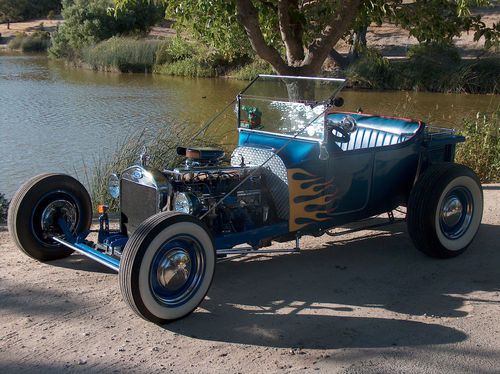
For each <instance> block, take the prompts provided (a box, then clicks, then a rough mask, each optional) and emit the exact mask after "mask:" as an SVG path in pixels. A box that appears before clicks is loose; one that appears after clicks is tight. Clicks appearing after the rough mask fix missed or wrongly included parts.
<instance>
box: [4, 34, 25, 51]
mask: <svg viewBox="0 0 500 374" xmlns="http://www.w3.org/2000/svg"><path fill="white" fill-rule="evenodd" d="M27 37H28V34H26V33H25V32H23V33H19V32H18V33H16V36H15V37H14V39H12V40H11V41H10V42H9V44H8V45H7V47H8V48H9V49H21V44H22V43H23V40H24V39H25V38H27Z"/></svg>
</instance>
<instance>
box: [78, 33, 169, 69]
mask: <svg viewBox="0 0 500 374" xmlns="http://www.w3.org/2000/svg"><path fill="white" fill-rule="evenodd" d="M158 46H159V42H158V41H155V40H138V39H133V38H120V37H113V38H111V39H108V40H105V41H103V42H101V43H99V44H97V45H95V46H93V47H89V48H86V49H84V51H83V52H82V60H83V61H84V62H85V63H87V64H88V65H90V66H91V67H92V68H93V69H95V70H104V71H110V70H114V71H120V72H123V73H125V72H148V71H149V72H151V71H152V70H153V65H154V63H155V60H156V51H157V49H158Z"/></svg>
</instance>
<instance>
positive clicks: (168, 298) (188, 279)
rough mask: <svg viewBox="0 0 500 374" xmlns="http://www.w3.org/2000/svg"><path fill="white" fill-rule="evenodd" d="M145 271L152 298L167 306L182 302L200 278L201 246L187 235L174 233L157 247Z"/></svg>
mask: <svg viewBox="0 0 500 374" xmlns="http://www.w3.org/2000/svg"><path fill="white" fill-rule="evenodd" d="M149 271H150V273H149V282H150V283H149V284H150V287H151V291H152V293H153V295H154V297H155V298H156V300H157V301H158V302H159V303H161V304H163V305H166V306H168V307H176V306H179V305H182V304H184V303H186V302H187V301H188V300H189V299H190V298H191V297H192V296H193V294H195V293H196V291H197V290H198V288H199V287H200V285H201V282H202V280H203V277H204V274H205V255H204V252H203V249H202V247H201V245H200V243H199V242H198V241H197V240H196V239H195V238H193V237H191V236H189V235H178V236H175V237H173V238H171V239H170V240H168V241H167V242H165V243H164V244H163V245H162V246H161V247H160V248H159V250H158V251H157V253H156V254H155V256H154V257H153V260H152V264H151V268H150V270H149Z"/></svg>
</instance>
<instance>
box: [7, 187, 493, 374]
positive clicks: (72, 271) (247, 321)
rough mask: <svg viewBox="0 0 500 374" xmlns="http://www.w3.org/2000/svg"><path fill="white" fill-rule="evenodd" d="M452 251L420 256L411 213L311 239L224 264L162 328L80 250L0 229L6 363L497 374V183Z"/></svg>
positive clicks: (110, 369)
mask: <svg viewBox="0 0 500 374" xmlns="http://www.w3.org/2000/svg"><path fill="white" fill-rule="evenodd" d="M484 196H485V204H486V205H485V209H484V218H483V224H482V226H481V228H480V230H479V234H478V236H477V237H476V239H475V241H474V242H473V244H472V245H471V247H470V248H469V250H468V251H467V252H466V253H465V254H463V255H462V256H460V257H458V258H455V259H451V260H435V259H430V258H427V257H425V256H424V255H422V254H420V253H419V252H418V251H417V250H416V249H415V248H414V247H413V246H412V244H411V241H410V239H409V237H408V235H407V234H406V228H405V225H404V224H403V223H401V224H397V225H395V226H392V227H390V228H384V229H381V230H377V231H364V232H361V233H357V234H351V235H343V236H340V237H337V238H335V239H332V238H330V237H328V236H323V237H321V238H309V239H305V240H304V241H303V247H304V249H303V251H302V253H301V254H287V255H284V254H280V255H273V256H270V255H266V256H264V255H263V256H260V257H252V258H250V257H248V258H244V259H239V260H232V261H225V262H222V263H219V264H218V266H217V271H216V277H215V280H214V282H213V285H212V288H211V290H210V291H209V294H208V297H207V299H206V300H205V301H204V302H203V303H202V304H201V306H200V308H198V309H197V311H196V312H195V313H193V314H192V315H190V316H189V317H187V318H185V319H182V320H180V321H177V322H174V323H171V324H168V325H166V326H163V327H160V326H156V325H153V324H151V323H148V322H145V321H143V320H141V319H140V318H138V317H137V316H135V315H134V314H133V313H132V312H131V311H130V310H129V309H128V307H126V306H125V304H124V303H123V301H122V298H121V295H120V291H119V286H118V277H117V276H116V275H115V274H113V273H112V272H111V271H108V270H107V269H106V268H104V267H102V266H101V265H99V264H97V263H94V262H92V261H91V260H88V259H86V258H85V257H82V256H80V255H72V256H70V257H69V258H67V259H64V260H59V261H55V262H52V263H50V264H42V263H38V262H36V261H34V260H31V259H29V258H28V257H26V256H25V255H23V254H21V252H20V251H18V250H17V249H16V248H14V245H13V244H12V242H11V241H10V239H9V234H8V232H7V231H5V227H4V228H3V229H1V230H2V231H0V251H1V253H2V256H1V258H0V372H1V373H14V372H15V373H27V372H37V373H59V372H65V373H67V372H69V373H72V372H76V373H80V372H86V373H116V372H135V373H156V372H174V373H177V372H179V373H180V372H182V373H200V372H201V373H222V372H228V373H237V372H240V373H247V372H257V373H273V372H280V373H281V372H286V373H294V372H300V373H303V372H324V373H327V372H328V373H385V372H391V373H395V372H411V373H472V372H473V373H498V371H499V368H500V324H499V321H500V266H499V265H500V209H499V208H498V206H499V204H500V185H489V186H485V188H484Z"/></svg>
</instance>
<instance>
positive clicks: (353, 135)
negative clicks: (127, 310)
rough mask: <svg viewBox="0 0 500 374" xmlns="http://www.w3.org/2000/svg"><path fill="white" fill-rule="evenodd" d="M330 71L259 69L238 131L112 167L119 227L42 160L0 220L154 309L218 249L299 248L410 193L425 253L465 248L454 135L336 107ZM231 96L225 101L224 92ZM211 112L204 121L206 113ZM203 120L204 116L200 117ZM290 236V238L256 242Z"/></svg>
mask: <svg viewBox="0 0 500 374" xmlns="http://www.w3.org/2000/svg"><path fill="white" fill-rule="evenodd" d="M343 85H344V81H343V80H340V79H328V78H305V77H285V76H259V77H258V78H256V79H255V80H254V81H252V82H251V83H250V84H249V85H248V86H247V87H246V88H245V89H244V90H243V91H242V92H241V93H240V94H239V95H238V96H237V97H236V99H235V102H236V105H235V106H236V109H235V111H236V117H237V122H236V123H237V127H238V133H239V139H238V145H237V147H236V148H235V149H234V151H233V152H232V154H231V156H230V157H228V158H227V159H225V158H224V156H225V155H224V152H223V151H222V150H220V149H216V148H200V147H194V146H193V147H192V146H189V144H188V145H186V146H184V147H178V148H177V152H178V154H179V155H182V156H183V157H184V158H185V162H184V163H183V164H182V165H180V166H179V167H178V168H175V169H173V170H168V169H165V170H157V169H153V168H150V167H148V165H147V157H146V156H145V155H142V157H141V162H139V163H138V165H134V166H131V167H129V168H127V169H126V170H123V171H121V173H120V174H119V175H118V174H113V175H111V176H110V178H109V192H110V195H111V196H112V197H113V198H115V199H119V202H120V211H121V215H120V217H121V219H120V229H119V230H117V231H112V230H110V229H109V225H108V216H107V213H106V209H105V206H100V208H99V210H100V212H99V213H100V214H101V216H100V218H99V230H95V231H97V232H98V235H97V237H98V239H97V241H96V242H91V241H89V240H87V237H88V234H89V232H90V231H91V230H90V226H91V219H92V208H91V207H92V206H91V200H90V197H89V194H88V193H87V191H86V190H85V188H84V187H83V185H82V184H81V183H79V182H78V181H77V180H75V179H74V178H72V177H70V176H68V175H63V174H43V175H39V176H37V177H34V178H33V179H31V180H30V181H28V182H27V183H25V184H24V185H23V186H21V187H20V189H19V190H18V192H17V193H16V195H15V196H14V198H13V200H12V203H11V207H10V210H9V216H8V226H9V230H10V233H11V235H12V238H13V240H14V241H15V243H16V244H17V246H18V247H19V248H20V249H21V250H22V251H23V252H25V253H26V254H27V255H29V256H31V257H32V258H35V259H37V260H40V261H48V260H54V259H58V258H62V257H65V256H69V255H70V254H71V253H72V252H73V251H77V252H79V253H81V254H84V255H85V256H88V257H90V258H91V259H93V260H95V261H98V262H100V263H101V264H103V265H105V266H107V267H109V268H111V269H114V270H116V271H118V273H119V283H120V287H121V291H122V294H123V298H124V300H125V302H126V303H127V304H128V305H129V306H130V307H131V308H132V309H133V310H134V311H135V312H136V313H137V314H138V315H139V316H141V317H143V318H145V319H146V320H149V321H153V322H155V323H165V322H167V321H171V320H175V319H177V318H181V317H184V316H186V315H187V314H189V313H191V312H192V311H193V310H194V309H195V308H196V307H197V306H198V305H199V304H200V302H201V301H202V300H203V299H204V297H205V295H206V293H207V291H208V289H209V287H210V284H211V282H212V278H213V275H214V270H215V266H216V261H217V258H219V257H224V256H228V255H233V254H239V255H241V254H253V253H270V252H279V251H292V252H293V251H298V250H299V244H300V243H299V238H300V237H301V236H304V235H314V236H319V235H322V234H324V233H325V232H326V233H331V231H330V230H331V229H333V228H335V227H338V226H342V225H345V224H348V223H351V222H354V221H360V220H363V219H366V218H369V217H373V216H377V215H380V214H385V213H388V214H389V218H390V219H389V222H394V221H395V219H394V217H393V216H392V214H391V213H392V211H393V210H394V209H396V208H397V207H406V212H405V213H406V217H405V219H406V221H407V225H408V231H409V235H410V237H411V239H412V240H413V243H414V244H415V247H417V248H418V249H419V250H420V251H422V252H424V253H425V254H427V255H429V256H433V257H440V258H447V257H453V256H457V255H458V254H460V253H462V252H463V251H465V249H466V248H467V246H468V245H469V244H470V243H471V241H472V240H473V238H474V236H475V234H476V232H477V230H478V228H479V225H480V223H481V217H482V210H483V195H482V189H481V185H480V183H479V180H478V178H477V176H476V175H475V174H474V172H473V171H471V170H470V169H469V168H467V167H465V166H462V165H458V164H455V163H454V154H455V146H456V144H457V143H458V142H462V141H464V138H463V137H461V136H458V135H455V133H454V131H453V130H448V129H439V128H432V127H430V126H427V125H426V124H424V123H422V122H419V121H413V120H409V119H403V118H393V117H384V116H377V115H370V114H365V113H362V112H361V110H359V111H358V112H341V111H337V110H336V109H335V107H338V106H341V105H342V102H343V100H342V99H341V98H340V97H338V93H339V92H340V90H341V88H342V87H343ZM231 106H232V104H231ZM209 124H210V123H209ZM204 130H206V128H204ZM292 240H295V245H294V246H291V248H290V249H288V250H286V249H269V248H266V247H268V246H270V245H271V243H272V242H273V241H274V242H288V241H292Z"/></svg>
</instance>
